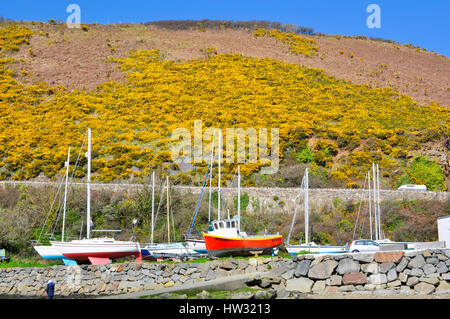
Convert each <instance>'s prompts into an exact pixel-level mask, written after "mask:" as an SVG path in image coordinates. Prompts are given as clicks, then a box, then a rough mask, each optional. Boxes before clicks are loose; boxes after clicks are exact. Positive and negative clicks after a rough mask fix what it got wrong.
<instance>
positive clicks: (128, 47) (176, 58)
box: [0, 23, 450, 190]
mask: <svg viewBox="0 0 450 319" xmlns="http://www.w3.org/2000/svg"><path fill="white" fill-rule="evenodd" d="M0 28H1V29H0V30H1V35H2V36H1V39H2V41H0V48H1V55H2V57H1V58H2V60H1V63H0V65H1V73H2V76H3V79H2V80H1V82H0V86H1V87H0V93H1V94H2V96H1V97H0V114H1V115H2V116H1V120H0V125H1V127H5V128H6V129H5V130H3V131H2V132H0V145H1V146H0V158H1V159H2V161H1V162H0V178H2V179H32V178H37V177H39V176H41V177H44V176H45V177H46V178H54V177H55V175H56V174H57V173H58V172H61V169H62V166H63V163H64V160H65V157H66V152H67V146H68V145H69V144H72V146H73V147H74V148H75V150H74V152H75V154H77V153H78V151H79V147H80V145H81V144H82V142H83V136H84V132H85V130H86V127H87V126H89V127H92V128H93V130H94V132H93V138H94V141H93V147H94V161H93V168H94V178H95V179H97V180H99V181H104V182H108V181H114V180H121V179H130V178H138V179H139V178H141V177H142V176H143V175H144V174H145V173H146V172H148V169H149V166H150V167H151V168H161V167H163V168H165V169H169V168H170V169H171V173H172V175H173V182H174V183H188V184H192V183H193V184H198V183H200V182H201V179H202V177H201V176H202V175H203V174H204V171H205V167H204V165H201V166H200V167H198V168H197V169H196V170H195V169H194V170H193V171H192V172H188V173H187V174H186V173H185V172H180V171H179V168H178V167H176V165H171V164H170V158H168V150H169V148H170V146H171V145H172V144H173V141H170V139H169V135H170V132H171V131H172V130H173V129H174V128H177V127H185V128H188V129H192V126H193V121H194V120H196V119H201V120H203V122H204V126H205V127H221V128H227V127H245V128H247V127H255V128H259V127H264V128H271V127H277V128H280V153H281V155H282V158H283V160H282V162H281V163H280V165H281V166H280V167H281V168H280V170H279V172H278V173H277V174H275V175H273V176H261V174H258V170H259V168H260V167H261V166H262V165H263V164H262V163H257V164H255V165H245V167H243V172H244V176H245V181H244V184H246V185H254V184H261V185H264V184H267V185H278V186H283V185H286V184H289V183H293V184H294V185H296V184H298V183H299V181H300V178H295V180H293V178H292V176H293V174H291V172H292V171H295V174H294V175H295V176H297V175H300V173H298V172H297V171H299V170H300V169H302V168H304V167H305V165H309V166H311V167H312V169H313V175H314V173H315V175H316V176H317V177H316V179H317V185H316V186H317V187H325V186H327V185H329V183H335V184H336V185H337V186H343V187H358V186H359V187H360V186H362V184H363V181H364V174H365V172H366V170H367V169H368V167H369V165H370V163H371V162H378V163H380V167H381V170H382V172H383V176H382V185H383V187H395V186H396V185H397V184H398V183H399V182H415V183H426V184H427V185H428V186H429V188H434V189H437V190H444V189H446V188H448V187H449V179H450V171H449V167H450V165H449V159H448V152H449V147H450V142H449V140H448V124H449V121H448V116H449V111H448V107H449V106H450V103H449V102H450V83H449V82H450V80H449V77H448V74H450V63H449V58H448V57H445V56H441V55H438V54H435V53H433V52H429V51H425V50H422V49H419V48H415V47H413V46H411V45H401V44H397V43H390V42H388V41H375V40H370V39H365V38H361V37H359V38H357V37H354V38H350V37H342V36H337V35H304V34H302V35H295V37H294V36H293V35H292V34H290V33H287V32H279V31H276V32H272V33H270V32H269V31H268V30H264V29H256V30H244V29H238V30H232V29H229V28H223V29H208V28H202V27H199V28H193V29H186V30H183V29H181V30H170V29H166V28H162V27H159V26H156V25H129V24H124V25H108V26H103V25H84V26H83V28H82V29H68V28H66V27H65V26H64V25H62V24H47V23H25V24H22V25H20V26H19V27H11V26H9V25H6V24H5V25H2V26H0ZM16 42H17V45H16ZM11 43H14V45H12V46H11ZM305 50H306V51H305ZM11 70H14V71H11ZM308 154H309V155H310V156H305V155H308ZM418 155H424V156H423V157H417V158H415V156H418ZM434 161H436V162H434ZM436 163H437V164H436ZM72 164H73V163H72ZM420 165H422V166H420ZM419 166H420V168H417V167H419ZM415 167H416V168H415ZM234 169H235V167H234V166H233V165H227V166H226V167H225V168H224V175H225V179H229V178H231V176H230V175H228V176H227V174H232V173H233V172H234ZM419 170H420V171H425V172H426V173H427V174H428V175H430V176H422V175H423V174H422V175H421V174H419V173H417V172H418V171H419ZM75 173H76V176H77V177H80V178H82V177H83V176H84V174H85V168H81V169H79V170H78V171H76V172H75ZM177 173H178V174H177ZM298 177H300V176H298ZM445 183H446V184H447V185H446V184H445ZM289 186H293V185H290V184H289ZM430 186H431V187H430Z"/></svg>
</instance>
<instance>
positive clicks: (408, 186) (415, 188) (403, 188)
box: [398, 184, 427, 191]
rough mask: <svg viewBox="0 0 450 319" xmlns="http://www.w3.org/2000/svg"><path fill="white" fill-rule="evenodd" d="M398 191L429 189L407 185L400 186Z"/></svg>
mask: <svg viewBox="0 0 450 319" xmlns="http://www.w3.org/2000/svg"><path fill="white" fill-rule="evenodd" d="M398 189H399V190H408V191H426V190H427V187H426V186H425V185H415V184H406V185H402V186H400V187H399V188H398Z"/></svg>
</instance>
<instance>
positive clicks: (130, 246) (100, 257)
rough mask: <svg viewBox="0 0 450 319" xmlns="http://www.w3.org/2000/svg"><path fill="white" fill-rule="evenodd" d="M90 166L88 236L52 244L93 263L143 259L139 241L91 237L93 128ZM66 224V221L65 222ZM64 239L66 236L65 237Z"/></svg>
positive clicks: (80, 260)
mask: <svg viewBox="0 0 450 319" xmlns="http://www.w3.org/2000/svg"><path fill="white" fill-rule="evenodd" d="M87 157H88V161H87V164H88V168H87V213H86V229H87V230H86V238H85V239H80V240H72V241H51V242H50V243H51V245H52V246H53V247H54V248H55V249H56V250H58V251H59V252H60V253H61V254H62V255H63V256H64V257H66V258H69V259H72V260H74V261H79V262H84V261H90V262H91V263H92V264H96V265H100V264H108V263H111V260H112V259H115V258H121V257H126V256H135V257H136V259H137V260H140V259H141V249H140V246H139V243H137V242H133V241H118V240H115V239H114V238H90V233H91V226H92V221H91V217H90V197H91V196H90V177H91V130H90V128H88V151H87ZM63 225H64V223H63ZM63 239H64V237H63Z"/></svg>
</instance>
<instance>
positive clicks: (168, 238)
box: [166, 175, 170, 244]
mask: <svg viewBox="0 0 450 319" xmlns="http://www.w3.org/2000/svg"><path fill="white" fill-rule="evenodd" d="M166 182H167V242H168V243H169V244H170V213H169V212H170V208H169V206H170V204H169V175H167V176H166Z"/></svg>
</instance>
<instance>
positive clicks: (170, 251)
mask: <svg viewBox="0 0 450 319" xmlns="http://www.w3.org/2000/svg"><path fill="white" fill-rule="evenodd" d="M141 251H142V256H143V257H146V256H154V257H172V256H187V255H196V254H197V252H196V251H195V250H192V249H190V248H189V247H187V246H185V245H184V244H183V243H182V242H178V243H170V244H169V243H161V244H154V245H147V246H145V247H144V248H142V249H141Z"/></svg>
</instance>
